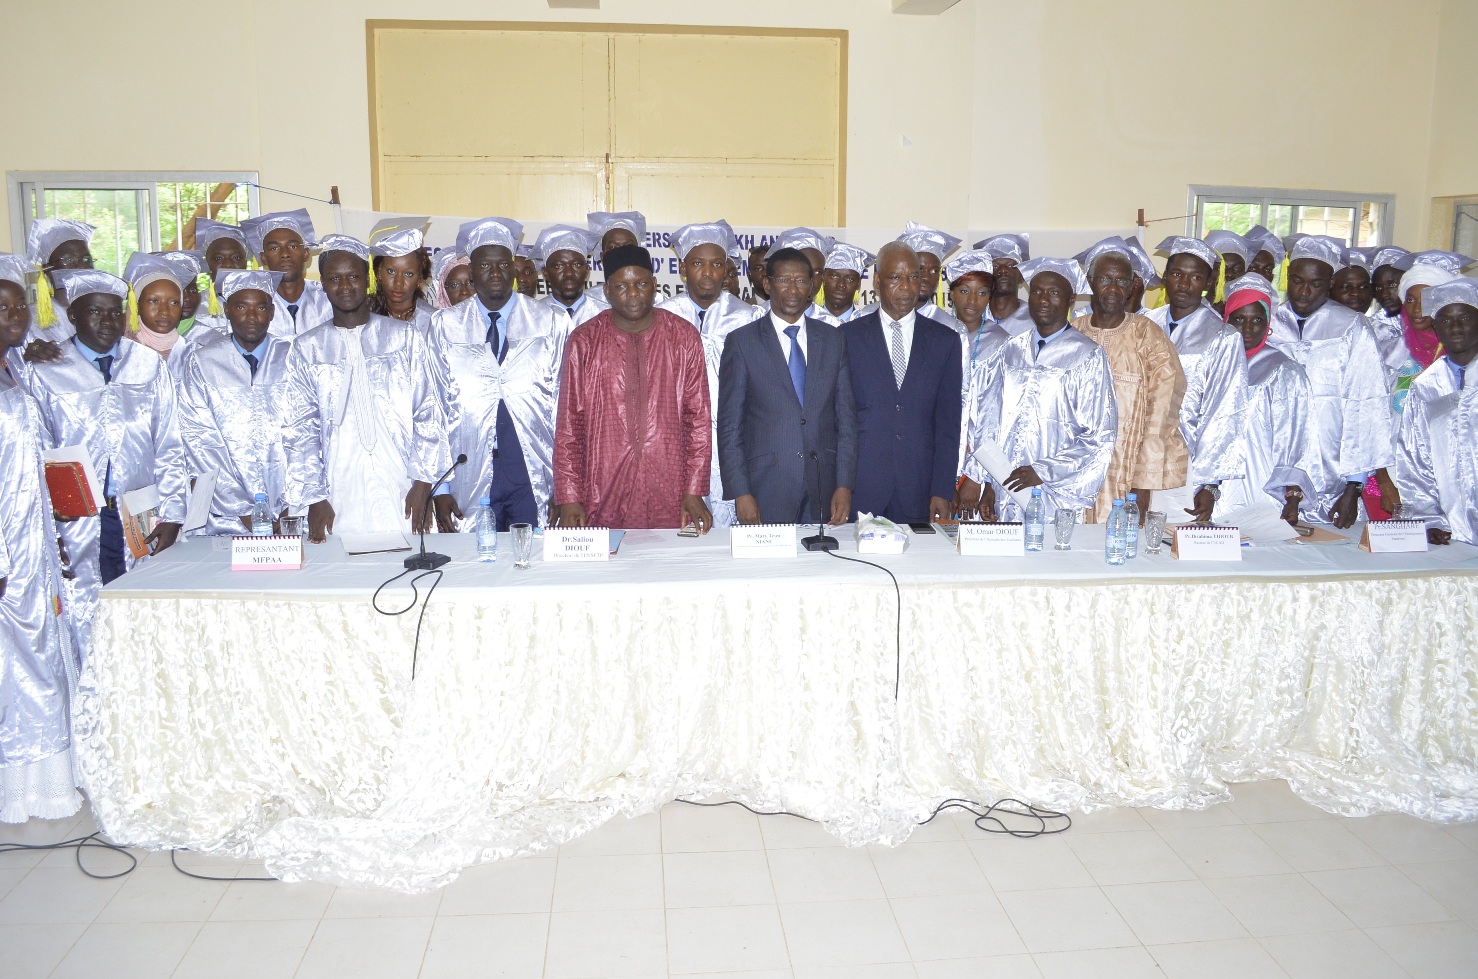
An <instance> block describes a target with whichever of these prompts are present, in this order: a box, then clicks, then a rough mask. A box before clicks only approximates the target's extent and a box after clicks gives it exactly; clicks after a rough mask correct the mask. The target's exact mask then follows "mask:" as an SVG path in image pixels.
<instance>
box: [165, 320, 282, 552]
mask: <svg viewBox="0 0 1478 979" xmlns="http://www.w3.org/2000/svg"><path fill="white" fill-rule="evenodd" d="M190 332H191V333H192V334H193V333H194V332H195V331H194V330H191V331H190ZM291 349H292V343H291V341H289V340H285V339H283V338H282V337H274V336H271V335H270V334H269V335H268V336H267V337H266V338H265V339H264V340H263V341H262V343H261V345H260V346H258V347H257V349H256V350H255V351H254V352H253V355H254V356H255V357H256V358H257V361H258V364H257V373H256V376H255V377H253V376H252V373H251V368H250V367H248V366H247V363H246V359H245V358H244V357H242V355H241V351H240V350H237V349H236V343H235V341H234V340H233V339H232V337H231V336H230V334H224V333H217V332H215V331H214V330H212V331H211V332H210V333H208V334H204V335H203V336H202V337H201V339H200V340H199V341H197V342H195V343H192V344H190V345H189V346H188V347H186V348H185V350H184V353H183V354H182V355H181V356H180V357H179V358H178V360H179V363H178V366H177V367H176V368H175V379H176V381H177V382H178V385H179V397H180V437H181V438H182V439H183V440H184V443H185V464H186V467H187V469H188V470H189V474H190V478H192V479H195V478H198V477H199V476H201V475H203V474H205V473H209V472H211V471H215V472H216V473H217V477H216V489H215V496H214V498H213V499H212V501H211V505H210V521H209V523H208V524H207V525H206V533H208V534H215V535H230V534H241V533H245V529H244V525H243V524H242V522H241V518H242V517H245V516H249V515H250V514H251V509H252V507H253V506H254V505H255V502H256V494H258V493H265V494H267V503H268V505H269V506H270V507H271V508H272V512H273V513H274V514H276V513H281V512H282V510H283V508H284V507H285V506H286V500H285V498H284V492H283V486H284V483H285V481H286V476H287V457H286V455H285V454H284V452H283V447H282V439H283V427H284V425H285V424H286V421H287V417H288V402H287V383H286V382H287V354H288V351H289V350H291Z"/></svg>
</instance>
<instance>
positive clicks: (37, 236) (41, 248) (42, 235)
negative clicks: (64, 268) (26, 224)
mask: <svg viewBox="0 0 1478 979" xmlns="http://www.w3.org/2000/svg"><path fill="white" fill-rule="evenodd" d="M96 230H97V229H96V228H94V227H93V226H92V225H90V224H86V223H84V222H82V221H62V220H59V219H57V218H37V219H36V220H35V221H32V222H31V227H30V228H29V229H28V230H27V231H26V258H28V259H30V261H31V264H32V265H37V266H40V265H45V264H46V263H47V262H49V261H51V253H52V252H54V251H56V250H57V248H58V247H60V246H61V245H64V244H66V243H67V242H69V241H82V242H88V243H91V242H92V235H93V232H94V231H96Z"/></svg>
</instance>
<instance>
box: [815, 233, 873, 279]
mask: <svg viewBox="0 0 1478 979" xmlns="http://www.w3.org/2000/svg"><path fill="white" fill-rule="evenodd" d="M877 260H878V257H877V256H876V255H874V254H872V253H871V252H869V251H868V250H867V249H866V248H858V247H857V246H856V245H852V244H848V243H847V242H845V241H839V242H837V243H836V244H834V245H832V246H831V251H829V252H827V253H826V264H825V265H823V266H822V268H827V269H841V270H842V271H845V272H856V273H857V274H858V275H866V274H867V267H868V266H869V265H872V264H873V263H874V262H876V261H877Z"/></svg>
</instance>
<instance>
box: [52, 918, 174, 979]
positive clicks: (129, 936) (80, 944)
mask: <svg viewBox="0 0 1478 979" xmlns="http://www.w3.org/2000/svg"><path fill="white" fill-rule="evenodd" d="M199 931H200V922H198V921H149V922H129V923H121V922H110V923H98V924H93V925H90V926H89V927H88V929H87V930H86V931H85V932H83V933H82V937H81V938H79V939H77V944H76V945H73V946H72V950H71V951H69V952H68V953H67V954H66V957H64V958H63V959H62V961H61V964H59V965H58V966H57V967H56V969H55V970H54V971H53V972H52V973H51V974H52V976H53V977H55V979H98V977H99V976H107V977H108V979H159V977H160V976H167V975H169V974H170V973H171V972H173V971H174V968H175V966H177V965H179V963H180V959H182V958H184V956H185V950H186V949H188V948H189V947H190V943H191V942H192V941H194V940H195V935H196V934H197V933H198V932H199Z"/></svg>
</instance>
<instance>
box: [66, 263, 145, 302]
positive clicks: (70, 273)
mask: <svg viewBox="0 0 1478 979" xmlns="http://www.w3.org/2000/svg"><path fill="white" fill-rule="evenodd" d="M52 275H54V276H56V279H57V285H58V286H60V287H61V288H62V289H65V290H66V292H67V301H68V302H70V303H76V302H77V300H79V299H81V298H82V297H83V296H90V295H93V294H94V293H99V294H101V295H105V296H117V297H118V298H119V299H122V300H125V301H126V300H127V299H128V283H127V282H124V281H123V280H122V279H120V278H118V276H116V275H114V274H113V273H111V272H104V271H102V270H100V269H57V270H56V271H55V272H53V273H52Z"/></svg>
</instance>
